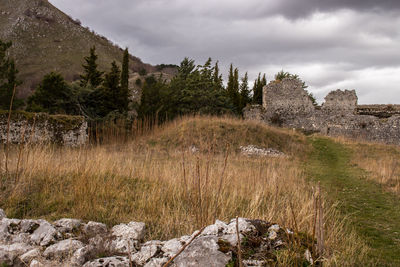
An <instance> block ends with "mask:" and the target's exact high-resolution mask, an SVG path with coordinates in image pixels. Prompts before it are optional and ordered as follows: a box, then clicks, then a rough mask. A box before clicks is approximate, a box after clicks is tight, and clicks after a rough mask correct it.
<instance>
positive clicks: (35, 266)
mask: <svg viewBox="0 0 400 267" xmlns="http://www.w3.org/2000/svg"><path fill="white" fill-rule="evenodd" d="M29 267H44V265H43V264H42V263H40V262H39V261H37V260H32V261H31V264H30V265H29Z"/></svg>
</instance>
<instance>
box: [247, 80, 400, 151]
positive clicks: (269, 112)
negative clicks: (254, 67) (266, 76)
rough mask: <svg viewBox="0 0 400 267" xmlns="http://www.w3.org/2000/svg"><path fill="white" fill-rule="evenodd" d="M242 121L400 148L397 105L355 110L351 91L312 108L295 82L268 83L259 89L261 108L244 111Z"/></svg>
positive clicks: (332, 94)
mask: <svg viewBox="0 0 400 267" xmlns="http://www.w3.org/2000/svg"><path fill="white" fill-rule="evenodd" d="M243 114H244V117H245V119H256V120H261V121H264V122H266V123H268V124H271V125H278V126H283V127H288V128H296V129H301V130H302V131H304V132H307V133H314V132H319V133H322V134H326V135H330V136H345V137H349V138H355V139H363V140H368V141H377V142H382V143H388V144H398V145H400V109H398V106H397V105H382V106H377V105H369V106H358V105H357V95H356V92H355V91H354V90H351V91H350V90H345V91H342V90H336V91H332V92H330V93H329V94H328V95H327V96H326V97H325V103H324V104H323V105H322V106H321V107H319V106H313V105H312V102H311V100H310V99H309V97H308V94H307V92H306V91H305V90H304V89H303V88H302V83H301V82H300V81H298V80H296V79H291V78H289V79H283V81H281V82H275V81H274V82H271V83H269V84H268V85H267V86H265V87H264V89H263V105H262V107H261V106H259V105H258V106H257V105H253V106H248V107H246V108H245V109H244V112H243Z"/></svg>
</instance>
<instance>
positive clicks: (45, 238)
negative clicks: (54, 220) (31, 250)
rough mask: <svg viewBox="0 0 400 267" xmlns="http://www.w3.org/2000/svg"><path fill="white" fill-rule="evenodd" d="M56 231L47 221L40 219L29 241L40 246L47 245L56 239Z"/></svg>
mask: <svg viewBox="0 0 400 267" xmlns="http://www.w3.org/2000/svg"><path fill="white" fill-rule="evenodd" d="M57 235H58V231H57V230H56V229H55V228H54V227H53V226H52V225H51V224H50V223H48V222H46V221H43V220H41V222H40V226H39V228H37V229H36V230H35V231H34V232H33V234H32V235H31V242H33V243H34V244H36V245H40V246H47V245H50V244H51V243H53V242H55V241H56V236H57Z"/></svg>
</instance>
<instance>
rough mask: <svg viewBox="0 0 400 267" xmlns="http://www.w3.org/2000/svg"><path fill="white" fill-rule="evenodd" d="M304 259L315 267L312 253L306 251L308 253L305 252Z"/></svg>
mask: <svg viewBox="0 0 400 267" xmlns="http://www.w3.org/2000/svg"><path fill="white" fill-rule="evenodd" d="M304 258H306V260H307V261H308V262H309V263H310V264H311V265H314V260H313V258H312V255H311V252H310V251H309V250H308V249H306V251H305V252H304Z"/></svg>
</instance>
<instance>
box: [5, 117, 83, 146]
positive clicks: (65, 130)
mask: <svg viewBox="0 0 400 267" xmlns="http://www.w3.org/2000/svg"><path fill="white" fill-rule="evenodd" d="M7 129H8V112H7V111H0V140H1V142H2V143H5V142H7ZM86 141H87V122H86V121H85V120H84V118H83V117H81V116H67V115H48V114H46V113H28V112H22V111H17V112H16V111H13V112H12V113H11V119H10V125H9V130H8V142H10V143H26V142H30V143H34V144H38V143H39V144H44V143H57V144H61V145H67V146H79V145H83V144H85V143H86Z"/></svg>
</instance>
